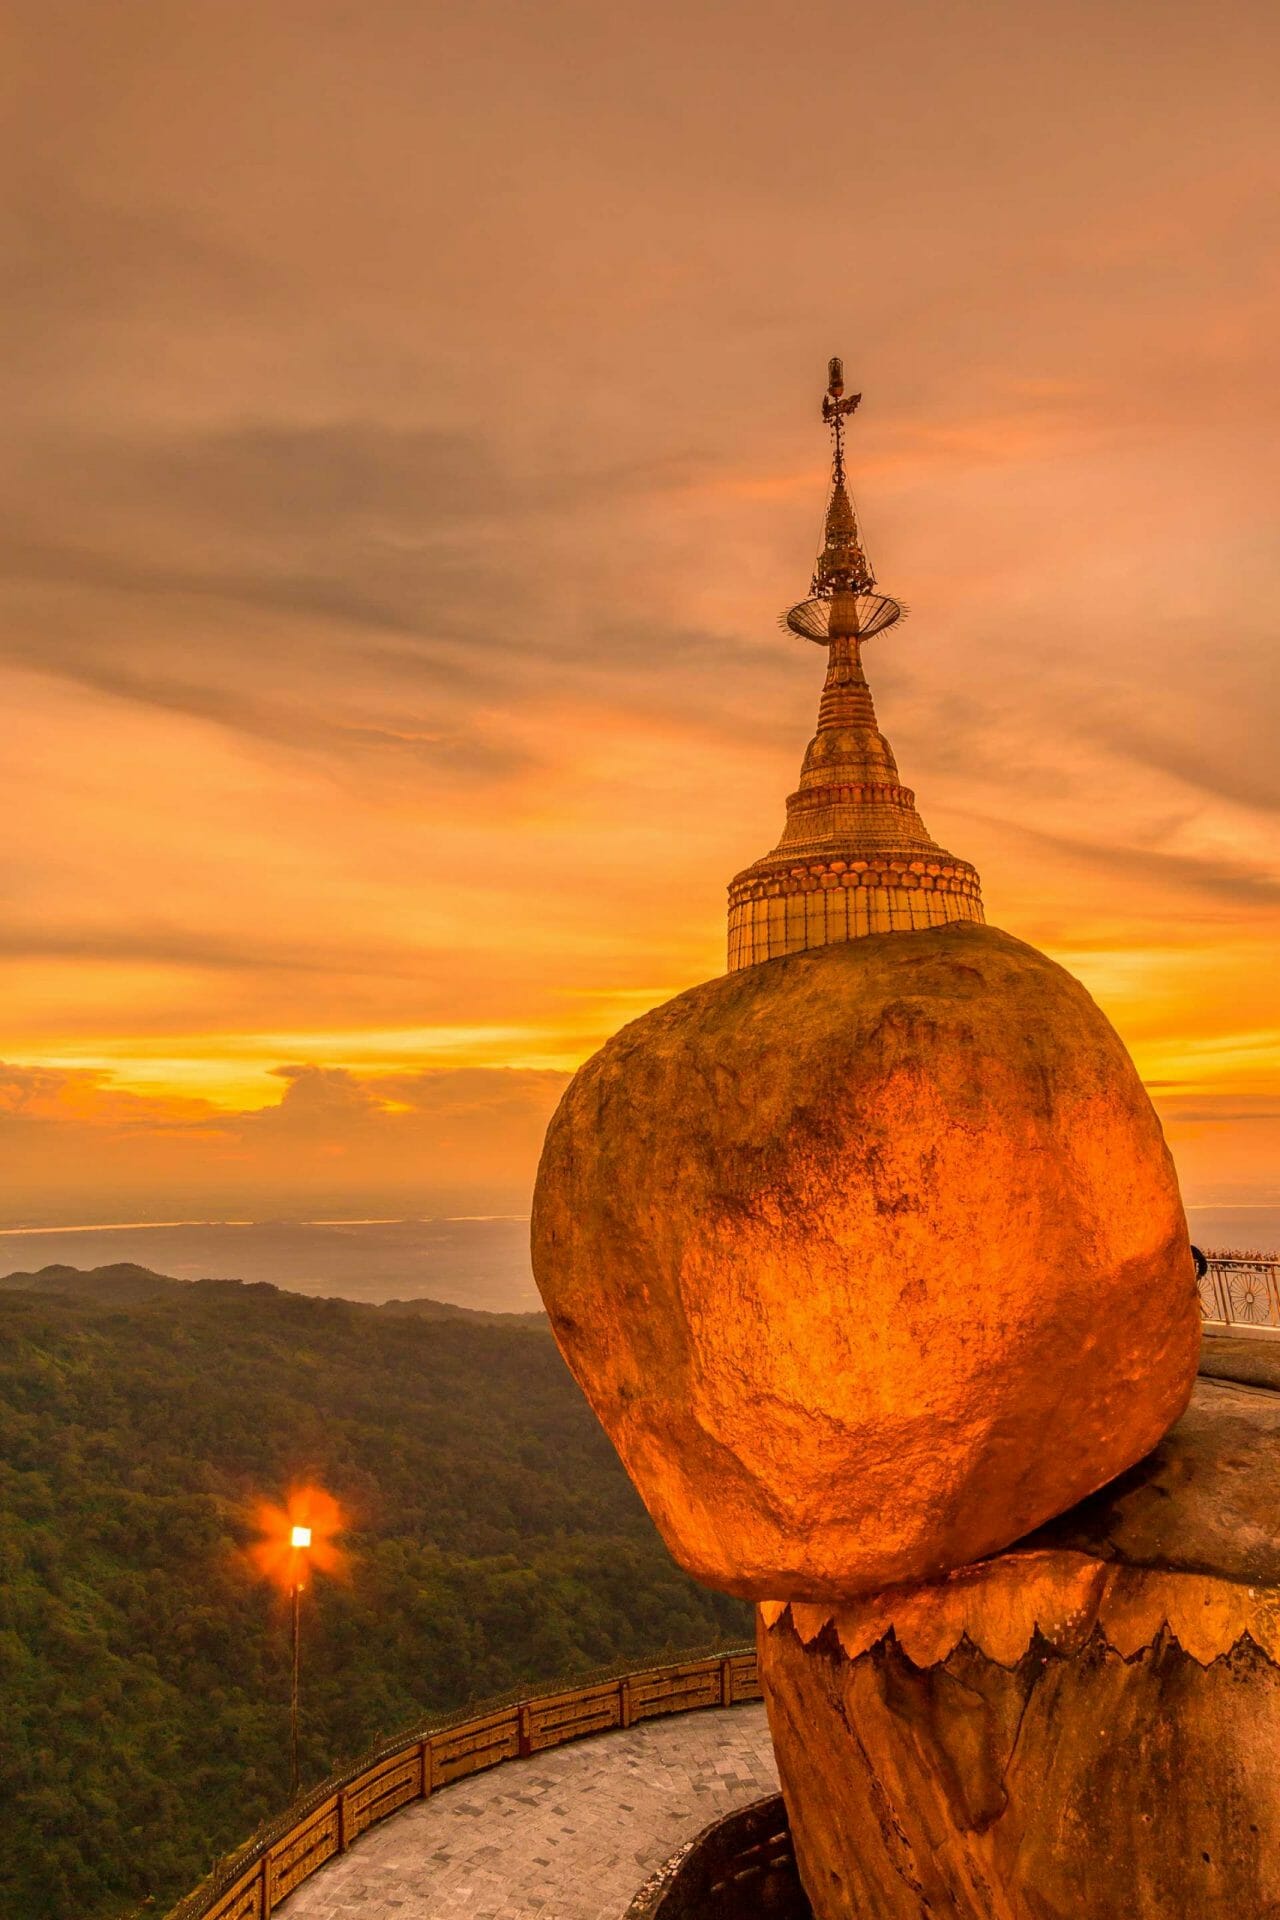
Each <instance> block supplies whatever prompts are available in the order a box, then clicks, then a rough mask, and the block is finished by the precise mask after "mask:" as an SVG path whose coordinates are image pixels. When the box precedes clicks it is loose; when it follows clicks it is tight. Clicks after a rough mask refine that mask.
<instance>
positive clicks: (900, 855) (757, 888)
mask: <svg viewBox="0 0 1280 1920" xmlns="http://www.w3.org/2000/svg"><path fill="white" fill-rule="evenodd" d="M827 376H828V383H827V391H826V393H825V395H824V396H823V401H822V417H823V419H824V421H825V422H826V423H827V426H828V427H829V429H830V432H831V440H832V453H831V492H830V497H829V499H828V503H827V514H826V521H825V525H824V529H823V546H822V551H821V552H820V554H819V555H818V562H817V566H816V567H815V569H814V574H813V581H812V584H811V586H810V597H809V599H807V600H802V601H801V602H800V603H799V605H797V606H794V607H792V608H791V609H790V610H789V612H787V613H786V614H784V615H783V616H782V624H783V625H784V626H785V627H787V628H788V629H789V630H790V631H791V632H792V633H795V634H798V635H800V637H801V638H803V639H806V640H813V641H816V642H818V643H819V644H820V645H823V646H825V647H826V648H827V652H828V661H827V678H826V684H825V686H824V687H823V690H822V699H821V701H820V703H819V707H818V730H817V732H816V733H815V734H814V737H813V739H812V740H811V741H810V742H809V747H808V751H807V752H806V754H805V757H804V764H803V766H802V767H801V770H800V785H799V787H798V788H797V790H796V792H795V793H793V794H792V795H791V796H790V798H789V799H788V801H787V821H786V825H785V827H784V828H783V832H782V838H781V839H780V840H779V842H778V844H777V846H776V847H775V848H774V849H773V851H772V852H771V853H767V854H765V856H764V858H763V859H761V860H757V861H756V862H755V863H754V864H753V865H752V866H750V867H747V868H746V869H745V871H744V872H742V873H740V874H738V875H737V876H736V878H735V879H734V880H733V881H732V882H731V883H730V887H729V970H730V972H733V971H734V970H735V969H737V968H739V967H749V966H753V965H755V963H756V962H757V961H760V960H772V959H775V958H777V957H778V955H780V954H784V953H798V952H800V951H801V950H802V949H804V948H806V947H820V946H826V945H827V944H828V943H829V942H831V941H833V940H854V939H857V938H859V937H860V936H862V935H863V934H870V933H898V932H902V933H909V932H915V931H918V930H921V929H923V928H926V927H938V926H945V925H946V924H947V923H948V922H950V921H953V920H974V921H981V920H982V918H983V912H982V892H981V886H980V883H979V880H978V875H977V873H976V871H975V870H974V868H973V867H972V866H970V864H969V862H968V861H967V860H960V859H957V858H956V856H955V855H954V854H950V853H947V852H946V851H945V850H944V849H943V848H942V847H940V846H939V845H938V844H937V842H936V841H935V840H933V839H931V838H930V836H929V834H928V832H927V831H926V829H925V825H924V822H923V821H922V820H921V818H920V815H919V813H918V812H917V811H916V803H915V795H914V794H913V793H912V791H911V789H910V788H909V787H904V786H903V785H902V783H901V781H900V779H899V777H898V766H897V762H896V760H895V759H894V756H893V749H892V747H891V746H890V745H889V742H888V741H887V740H886V739H885V737H884V735H883V734H882V733H881V731H880V727H879V723H878V721H877V719H876V710H875V703H874V702H873V700H872V698H871V689H870V687H869V686H868V685H867V679H866V675H865V673H864V672H863V668H862V643H863V641H865V640H869V639H870V638H871V636H872V635H873V634H877V633H883V632H885V631H886V629H887V628H889V627H891V626H894V625H896V624H897V622H898V621H899V620H901V619H902V617H903V611H904V610H903V608H902V607H901V606H900V604H899V603H898V602H897V601H896V600H891V599H890V598H889V597H888V596H887V595H885V594H881V593H878V592H877V590H876V580H875V575H874V573H873V572H872V569H871V563H870V561H869V560H868V559H867V555H866V551H865V549H864V547H863V544H862V536H861V534H860V532H859V529H858V519H857V514H856V513H855V511H854V506H853V501H852V499H851V498H850V495H849V487H848V481H847V478H846V475H845V459H844V430H845V423H846V421H847V420H848V419H849V417H850V416H851V415H852V413H853V412H854V410H855V408H856V407H857V405H858V402H859V401H860V400H861V398H862V395H861V394H858V393H855V394H851V395H849V397H848V398H846V397H845V393H844V369H843V366H842V365H841V362H840V361H839V360H837V359H833V360H832V361H831V362H830V363H829V365H828V369H827Z"/></svg>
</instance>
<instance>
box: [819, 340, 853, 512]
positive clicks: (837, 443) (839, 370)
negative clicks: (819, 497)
mask: <svg viewBox="0 0 1280 1920" xmlns="http://www.w3.org/2000/svg"><path fill="white" fill-rule="evenodd" d="M843 393H844V361H843V360H841V359H840V357H839V356H838V355H837V354H832V356H831V358H830V360H828V362H827V390H826V392H825V393H824V394H823V396H822V417H823V419H824V420H825V421H826V423H827V425H828V426H829V427H830V429H831V440H832V459H831V477H832V481H833V483H834V484H835V485H836V486H837V487H840V486H843V485H844V423H845V420H846V419H847V418H848V416H849V415H850V414H851V413H853V412H854V411H855V410H856V408H857V405H858V402H859V400H861V398H862V395H861V394H860V393H851V394H850V395H849V398H848V399H847V400H845V399H843V398H842V397H841V396H842V395H843Z"/></svg>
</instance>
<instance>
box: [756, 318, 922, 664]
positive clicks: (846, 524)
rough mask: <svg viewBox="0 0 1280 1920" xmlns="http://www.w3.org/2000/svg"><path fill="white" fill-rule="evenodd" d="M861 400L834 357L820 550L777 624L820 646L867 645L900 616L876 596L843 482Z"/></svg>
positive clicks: (825, 411) (825, 406) (895, 606)
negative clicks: (851, 640)
mask: <svg viewBox="0 0 1280 1920" xmlns="http://www.w3.org/2000/svg"><path fill="white" fill-rule="evenodd" d="M861 399H862V395H861V394H860V393H851V394H850V395H849V396H848V398H847V399H846V398H845V391H844V362H843V360H841V359H840V358H839V356H838V355H833V357H832V358H831V359H830V360H829V361H828V362H827V391H826V392H825V394H824V395H823V396H822V418H823V420H824V421H825V422H826V424H827V426H828V427H829V428H830V430H831V497H830V499H829V500H828V502H827V514H826V521H825V525H824V528H823V544H822V551H821V553H820V554H819V555H818V564H817V566H816V567H815V568H814V572H813V579H812V581H811V582H810V584H809V593H810V596H811V597H810V598H809V599H808V600H802V601H801V602H800V604H799V605H798V606H794V607H791V608H790V609H789V610H788V611H787V612H786V613H784V614H783V615H782V616H781V624H782V625H783V626H786V627H789V628H790V629H791V631H792V633H798V634H799V635H800V636H801V637H802V638H803V639H805V640H815V641H817V642H818V644H819V645H821V646H826V645H827V644H828V642H829V641H830V640H831V639H833V638H834V637H835V635H836V634H842V635H846V636H849V637H855V638H857V639H859V640H868V639H870V637H871V635H872V634H873V633H883V631H884V629H885V628H886V627H891V626H892V625H893V623H894V621H895V620H901V618H902V616H903V612H904V609H903V607H902V606H901V605H900V604H899V602H898V601H896V600H890V599H889V598H888V597H887V596H886V595H884V594H880V593H877V592H876V591H875V585H876V577H875V574H874V573H873V572H872V570H871V562H870V561H869V560H868V559H867V556H866V553H865V552H864V551H863V546H862V540H861V537H860V535H859V532H858V519H857V515H856V514H855V513H854V510H853V501H852V500H851V499H850V498H849V489H848V486H847V484H846V480H845V470H844V424H845V421H846V420H847V419H848V418H849V416H850V415H851V414H852V413H853V412H854V411H855V409H856V408H857V406H858V403H859V402H860V401H861ZM833 621H834V624H833Z"/></svg>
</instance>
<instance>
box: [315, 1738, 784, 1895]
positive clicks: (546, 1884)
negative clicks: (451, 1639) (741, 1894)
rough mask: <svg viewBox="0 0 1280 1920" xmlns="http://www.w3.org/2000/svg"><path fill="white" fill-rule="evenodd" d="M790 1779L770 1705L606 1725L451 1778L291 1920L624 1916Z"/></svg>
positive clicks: (370, 1841)
mask: <svg viewBox="0 0 1280 1920" xmlns="http://www.w3.org/2000/svg"><path fill="white" fill-rule="evenodd" d="M777 1790H778V1772H777V1768H776V1766H775V1764H774V1758H773V1748H772V1746H771V1745H770V1743H769V1729H768V1727H767V1725H766V1724H765V1714H764V1708H763V1707H762V1706H760V1705H758V1704H756V1705H751V1706H742V1707H726V1708H718V1709H716V1708H713V1709H710V1710H708V1711H705V1712H699V1713H684V1714H678V1715H675V1716H674V1717H672V1718H671V1719H667V1720H648V1721H644V1722H642V1723H641V1724H640V1725H639V1726H635V1727H630V1728H628V1729H627V1730H626V1731H625V1732H613V1733H602V1734H598V1735H596V1736H595V1737H594V1738H593V1739H589V1740H583V1741H580V1742H579V1743H578V1744H576V1745H574V1746H568V1747H560V1748H556V1749H553V1750H552V1751H550V1752H547V1753H544V1754H539V1755H537V1756H536V1757H534V1758H533V1759H530V1760H520V1761H518V1762H515V1763H514V1764H508V1765H506V1766H500V1767H495V1768H493V1770H492V1771H491V1772H489V1773H482V1774H477V1775H476V1776H474V1777H473V1778H472V1779H469V1780H461V1781H459V1782H458V1783H457V1785H456V1786H452V1787H446V1788H444V1789H443V1790H442V1791H440V1792H438V1793H435V1794H433V1795H432V1796H431V1798H430V1799H429V1800H421V1801H418V1802H416V1803H415V1804H414V1805H413V1806H411V1807H409V1808H408V1809H407V1810H406V1811H405V1812H403V1813H398V1814H396V1815H395V1817H394V1818H393V1819H391V1820H388V1821H387V1822H386V1824H385V1825H383V1826H380V1827H376V1828H374V1829H373V1831H372V1832H370V1833H367V1834H365V1835H364V1836H363V1837H362V1839H361V1840H360V1841H359V1842H358V1843H357V1845H356V1846H355V1847H354V1848H353V1849H352V1851H351V1852H350V1853H348V1854H346V1855H344V1856H343V1857H342V1858H341V1859H337V1860H333V1861H331V1862H330V1863H329V1864H328V1865H327V1866H325V1867H322V1868H321V1870H320V1871H319V1873H317V1874H315V1875H314V1876H313V1877H312V1878H311V1879H310V1880H308V1881H307V1882H306V1883H305V1884H304V1885H303V1886H301V1887H299V1888H298V1890H297V1892H296V1893H293V1894H291V1895H290V1896H289V1898H288V1899H287V1900H286V1901H284V1902H283V1903H282V1904H281V1906H280V1908H279V1912H280V1914H281V1917H282V1920H464V1917H465V1920H526V1917H527V1916H532V1915H541V1916H543V1920H619V1916H620V1915H621V1914H622V1913H623V1912H624V1911H625V1909H626V1906H627V1904H628V1902H629V1901H630V1900H631V1898H632V1896H633V1895H634V1894H635V1893H636V1892H637V1891H638V1890H639V1888H640V1887H641V1885H642V1884H643V1883H644V1881H645V1880H646V1879H647V1878H648V1877H649V1875H650V1874H651V1873H652V1872H653V1870H654V1868H655V1867H659V1866H661V1865H662V1863H663V1861H664V1860H668V1859H670V1857H671V1855H672V1854H673V1853H675V1851H676V1850H677V1848H678V1847H680V1846H682V1845H683V1844H684V1842H685V1841H686V1840H689V1839H692V1837H693V1835H694V1834H695V1833H698V1832H700V1830H701V1829H702V1828H703V1827H705V1826H708V1825H709V1824H710V1823H711V1821H713V1820H717V1819H719V1818H720V1817H721V1815H722V1814H726V1813H730V1812H732V1811H733V1809H734V1808H735V1807H742V1806H746V1805H748V1804H749V1803H750V1802H751V1801H752V1800H759V1799H761V1798H762V1797H763V1796H764V1795H765V1794H768V1793H776V1792H777Z"/></svg>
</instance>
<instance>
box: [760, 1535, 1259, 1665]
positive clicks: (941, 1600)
mask: <svg viewBox="0 0 1280 1920" xmlns="http://www.w3.org/2000/svg"><path fill="white" fill-rule="evenodd" d="M788 1612H789V1613H790V1615H791V1624H792V1626H793V1628H794V1629H795V1632H796V1633H797V1634H798V1636H799V1638H800V1639H801V1640H802V1641H803V1642H804V1644H805V1645H806V1646H808V1645H810V1644H811V1642H813V1641H814V1640H816V1639H817V1637H818V1635H819V1634H820V1633H821V1632H822V1630H823V1628H824V1627H826V1626H831V1627H834V1629H835V1632H836V1634H837V1636H838V1638H839V1641H840V1645H841V1647H842V1648H843V1650H844V1652H845V1653H846V1654H847V1656H848V1657H849V1659H850V1660H856V1659H857V1658H858V1656H859V1655H860V1654H863V1653H866V1652H867V1651H868V1650H869V1649H870V1648H871V1647H873V1646H875V1645H876V1643H877V1642H878V1641H880V1640H883V1639H884V1637H885V1635H886V1634H887V1633H889V1632H890V1631H892V1632H893V1634H894V1636H895V1638H896V1639H897V1642H898V1644H899V1646H900V1647H901V1648H902V1651H903V1652H904V1653H905V1654H906V1656H907V1658H908V1659H909V1660H910V1661H912V1662H913V1663H914V1664H915V1665H916V1666H918V1667H936V1666H938V1665H939V1664H940V1663H941V1662H942V1661H943V1660H946V1659H947V1658H948V1657H949V1655H950V1654H952V1653H953V1652H954V1651H955V1649H956V1647H957V1646H958V1645H959V1644H960V1641H961V1640H962V1639H965V1638H968V1640H969V1641H970V1642H971V1643H972V1644H973V1645H974V1646H975V1647H977V1648H978V1650H979V1651H980V1652H981V1653H984V1654H985V1655H986V1657H987V1658H988V1659H989V1660H993V1661H995V1662H996V1664H997V1665H998V1666H1002V1667H1014V1666H1016V1665H1017V1664H1018V1662H1019V1660H1021V1658H1022V1657H1023V1655H1024V1654H1025V1653H1026V1652H1027V1650H1028V1648H1029V1647H1030V1645H1031V1642H1032V1639H1033V1637H1034V1635H1035V1633H1036V1630H1037V1629H1039V1631H1040V1633H1041V1634H1042V1635H1043V1636H1044V1638H1045V1639H1046V1640H1047V1641H1048V1642H1049V1644H1050V1646H1052V1647H1053V1648H1054V1649H1055V1651H1056V1652H1058V1653H1062V1654H1074V1653H1078V1652H1079V1651H1080V1649H1081V1647H1083V1646H1084V1644H1085V1643H1086V1641H1087V1640H1088V1639H1089V1638H1090V1636H1091V1635H1092V1634H1093V1633H1094V1632H1095V1631H1097V1632H1098V1633H1100V1634H1101V1636H1102V1638H1103V1640H1104V1641H1105V1642H1106V1644H1107V1645H1108V1646H1109V1647H1110V1648H1112V1650H1113V1651H1114V1652H1116V1653H1118V1654H1120V1655H1121V1656H1122V1657H1123V1658H1124V1659H1126V1660H1128V1659H1131V1658H1132V1657H1133V1656H1134V1654H1137V1653H1141V1652H1143V1651H1144V1649H1146V1648H1147V1647H1150V1646H1151V1645H1153V1643H1154V1642H1155V1640H1156V1639H1157V1637H1158V1636H1159V1634H1160V1633H1161V1631H1162V1630H1163V1629H1164V1628H1166V1627H1167V1628H1168V1630H1169V1632H1170V1633H1171V1634H1172V1635H1173V1637H1174V1638H1175V1639H1176V1641H1177V1642H1178V1645H1179V1646H1180V1647H1181V1648H1182V1650H1183V1652H1184V1653H1186V1654H1189V1655H1190V1657H1191V1658H1192V1659H1193V1660H1195V1661H1197V1662H1198V1663H1199V1664H1200V1665H1201V1666H1202V1667H1207V1666H1210V1665H1212V1663H1213V1662H1214V1661H1215V1660H1218V1659H1220V1658H1221V1657H1222V1655H1223V1654H1224V1653H1230V1651H1231V1649H1232V1648H1233V1647H1234V1646H1236V1645H1237V1644H1238V1643H1239V1641H1240V1640H1242V1639H1243V1638H1244V1636H1245V1635H1246V1634H1248V1636H1249V1638H1250V1639H1251V1640H1253V1641H1254V1642H1255V1643H1256V1644H1257V1645H1258V1646H1259V1647H1261V1649H1262V1651H1263V1652H1264V1653H1265V1654H1266V1655H1267V1657H1268V1659H1269V1660H1271V1661H1272V1662H1273V1663H1274V1664H1276V1665H1280V1590H1277V1589H1275V1588H1273V1587H1246V1586H1242V1585H1240V1584H1239V1583H1238V1582H1236V1581H1232V1580H1224V1579H1221V1578H1219V1577H1217V1576H1215V1575H1212V1574H1200V1573H1175V1572H1170V1571H1169V1570H1167V1569H1164V1568H1155V1567H1127V1566H1121V1565H1119V1564H1118V1563H1116V1562H1115V1561H1110V1560H1096V1559H1094V1558H1092V1557H1091V1556H1090V1555H1089V1554H1085V1553H1065V1552H1052V1551H1050V1552H1043V1553H1018V1554H1006V1555H1004V1556H1002V1557H1001V1558H1000V1559H998V1560H987V1561H983V1562H981V1563H980V1564H979V1565H977V1566H974V1567H962V1568H961V1569H959V1571H957V1572H956V1573H953V1574H951V1575H949V1576H948V1578H947V1579H946V1580H943V1581H937V1582H931V1583H930V1584H928V1585H927V1586H919V1587H898V1588H895V1589H892V1590H891V1591H888V1592H884V1593H875V1594H869V1595H867V1596H866V1598H864V1599H861V1600H854V1601H850V1602H849V1604H848V1605H847V1606H844V1607H839V1608H836V1609H834V1610H833V1609H832V1608H831V1607H829V1606H812V1605H808V1604H806V1603H804V1602H801V1601H797V1600H792V1601H787V1600H768V1601H762V1602H761V1606H760V1616H761V1619H762V1621H763V1624H764V1626H765V1627H766V1629H769V1630H772V1629H773V1628H774V1627H776V1626H777V1625H778V1624H779V1622H780V1621H781V1620H782V1619H783V1616H784V1615H785V1614H787V1613H788Z"/></svg>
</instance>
